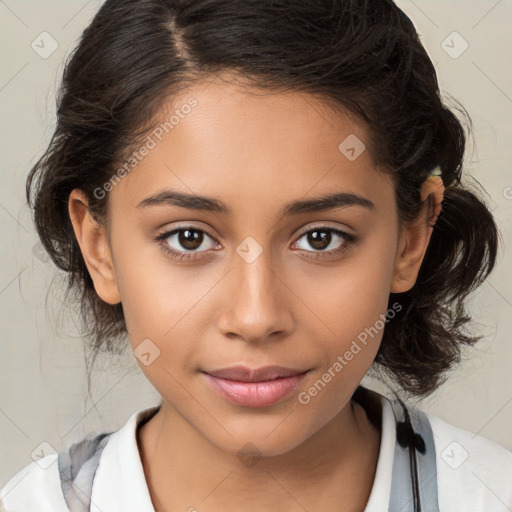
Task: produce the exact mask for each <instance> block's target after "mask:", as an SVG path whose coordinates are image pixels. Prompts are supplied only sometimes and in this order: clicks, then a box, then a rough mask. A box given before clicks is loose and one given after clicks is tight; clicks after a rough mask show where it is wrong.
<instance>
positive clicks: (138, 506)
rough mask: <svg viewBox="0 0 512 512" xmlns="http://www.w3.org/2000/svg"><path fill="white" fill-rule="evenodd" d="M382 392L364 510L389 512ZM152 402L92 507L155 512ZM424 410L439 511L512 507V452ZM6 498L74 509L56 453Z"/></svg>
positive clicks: (105, 469) (388, 428)
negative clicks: (149, 450) (148, 438)
mask: <svg viewBox="0 0 512 512" xmlns="http://www.w3.org/2000/svg"><path fill="white" fill-rule="evenodd" d="M380 396H381V399H380V400H381V404H382V425H381V445H380V450H379V458H378V463H377V471H376V474H375V479H374V483H373V487H372V490H371V494H370V498H369V500H368V503H367V505H366V508H365V510H364V512H388V504H389V500H390V493H391V476H392V467H393V457H394V450H395V442H396V429H395V417H394V413H393V409H392V407H391V405H390V403H389V402H388V401H387V400H386V399H385V398H384V397H383V396H382V395H380ZM154 409H155V407H151V408H149V409H142V410H139V411H137V412H135V413H133V414H132V415H131V416H130V418H129V419H128V421H127V422H126V424H125V425H124V426H123V427H122V428H120V429H119V430H118V431H116V432H114V433H112V434H111V435H110V437H109V439H108V441H107V444H106V445H105V448H104V449H103V452H102V454H101V458H100V461H99V466H98V469H97V471H96V475H95V477H94V484H93V489H92V495H91V510H92V511H94V512H105V511H108V512H154V508H153V505H152V503H151V498H150V494H149V490H148V486H147V483H146V480H145V477H144V469H143V467H142V462H141V459H140V454H139V451H138V446H137V440H136V427H137V425H138V423H139V422H140V421H141V420H142V419H143V418H145V417H147V416H148V415H151V413H152V411H154ZM426 414H427V417H428V419H429V421H430V424H431V427H432V431H433V435H434V442H435V447H436V460H437V485H438V493H439V495H438V499H439V510H440V512H511V511H512V452H511V451H509V450H507V449H505V448H504V447H502V446H500V445H498V444H497V443H494V442H493V441H490V440H488V439H486V438H484V437H482V436H479V435H474V434H473V433H472V432H469V431H467V430H464V429H461V428H458V427H456V426H454V425H451V424H449V423H447V422H445V421H444V420H442V419H440V418H438V417H437V416H434V415H431V414H428V413H426ZM41 466H45V467H46V469H43V468H42V467H41ZM0 499H1V500H2V502H1V503H0V510H2V511H6V512H69V509H68V507H67V506H66V503H65V500H64V496H63V494H62V489H61V485H60V476H59V470H58V465H57V454H55V453H54V454H51V455H47V456H46V457H43V458H42V459H40V460H39V461H38V462H37V463H36V462H31V463H30V464H28V465H27V466H25V467H24V468H23V469H22V470H21V471H19V472H18V473H16V474H15V475H14V476H13V477H12V478H11V479H10V480H9V481H8V482H7V484H6V485H5V486H4V487H3V488H2V489H1V490H0ZM2 504H3V507H2ZM424 512H428V511H424Z"/></svg>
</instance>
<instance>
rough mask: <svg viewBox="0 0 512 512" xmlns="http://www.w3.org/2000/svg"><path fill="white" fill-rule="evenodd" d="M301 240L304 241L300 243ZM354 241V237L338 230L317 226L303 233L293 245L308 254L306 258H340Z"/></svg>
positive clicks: (355, 238) (355, 239)
mask: <svg viewBox="0 0 512 512" xmlns="http://www.w3.org/2000/svg"><path fill="white" fill-rule="evenodd" d="M301 240H304V241H303V242H301ZM356 241H357V237H356V236H355V235H351V234H349V233H345V232H344V231H341V230H340V229H336V228H331V227H329V226H317V227H314V228H313V229H309V231H304V232H303V233H302V235H301V236H300V237H299V238H298V239H297V241H296V242H294V245H295V246H297V248H298V249H300V250H302V251H304V252H305V253H309V254H310V255H309V256H307V257H308V258H314V259H319V258H333V257H337V256H341V255H342V254H343V253H344V252H345V251H347V250H348V249H349V248H350V247H351V246H352V245H353V244H354V243H355V242H356ZM308 247H309V248H310V249H313V250H310V249H308Z"/></svg>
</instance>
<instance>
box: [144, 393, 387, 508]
mask: <svg viewBox="0 0 512 512" xmlns="http://www.w3.org/2000/svg"><path fill="white" fill-rule="evenodd" d="M137 441H138V444H139V451H140V454H141V460H142V464H143V467H144V472H145V475H146V480H147V483H148V488H149V491H150V494H151V498H152V500H153V504H154V507H155V510H156V512H164V511H170V510H189V509H190V510H194V507H195V508H196V509H197V510H199V511H200V510H202V509H206V507H207V509H208V510H209V511H217V510H219V511H220V510H223V511H226V510H244V511H246V512H250V511H252V510H254V511H258V512H264V511H270V510H276V509H278V508H281V509H283V510H295V509H296V510H304V509H306V510H308V511H310V512H314V511H316V510H336V509H341V508H343V510H345V511H347V512H348V511H352V510H353V511H354V512H355V511H358V512H361V511H362V510H364V507H365V505H366V503H367V501H368V498H369V495H370V492H371V488H372V485H373V480H374V477H375V471H376V466H377V460H378V453H379V447H380V431H379V429H377V428H375V426H374V425H373V424H372V423H371V421H370V420H369V419H368V416H367V414H366V411H365V409H364V408H363V407H362V406H361V405H360V404H359V403H357V402H355V401H353V400H352V401H349V402H348V403H347V405H346V406H345V407H344V408H343V409H342V410H340V411H339V413H338V414H337V415H336V416H334V418H333V419H332V420H331V421H329V422H328V423H327V424H325V425H324V426H322V428H320V429H319V430H318V431H317V432H316V433H315V434H314V435H312V436H311V437H309V438H308V439H307V440H306V441H305V442H304V443H302V444H300V445H298V446H296V447H295V448H293V449H292V450H290V451H288V452H286V453H283V454H281V455H275V456H272V457H257V458H251V457H250V456H249V454H248V455H247V456H246V457H243V456H238V455H237V454H232V453H227V452H226V451H223V450H221V449H219V448H218V447H217V446H215V445H213V444H212V443H210V442H209V441H208V440H207V439H205V438H204V437H203V436H202V435H201V434H200V433H199V432H198V431H197V430H195V429H194V428H193V427H192V426H191V425H190V424H189V423H188V422H186V421H185V420H184V419H183V418H182V417H181V416H180V415H179V414H178V413H177V412H176V410H175V409H173V408H172V406H170V404H167V403H166V402H164V403H163V404H162V406H161V407H160V409H159V410H158V412H157V413H156V414H155V415H154V416H153V417H152V418H150V419H149V421H148V422H147V423H145V424H143V425H141V426H140V428H139V429H138V432H137ZM228 503H229V507H226V504H228Z"/></svg>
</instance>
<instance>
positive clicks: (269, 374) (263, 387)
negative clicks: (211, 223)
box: [202, 366, 311, 407]
mask: <svg viewBox="0 0 512 512" xmlns="http://www.w3.org/2000/svg"><path fill="white" fill-rule="evenodd" d="M310 371H311V369H307V370H302V369H296V368H287V367H283V366H266V367H263V368H248V367H245V366H233V367H230V368H222V369H220V370H209V371H207V372H206V371H204V372H202V373H203V374H204V375H205V376H206V379H207V381H208V383H209V384H210V386H211V388H212V389H213V390H214V391H216V392H217V394H219V395H220V396H221V397H222V398H224V399H226V400H228V401H229V402H231V403H233V404H235V405H239V406H244V407H265V406H269V405H273V404H275V403H277V402H279V401H281V400H282V399H283V398H285V397H286V396H287V395H289V394H290V393H291V392H292V391H294V390H295V389H296V388H297V387H298V385H299V384H300V382H301V381H302V379H303V378H304V377H305V376H306V375H307V374H308V373H309V372H310Z"/></svg>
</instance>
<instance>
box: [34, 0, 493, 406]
mask: <svg viewBox="0 0 512 512" xmlns="http://www.w3.org/2000/svg"><path fill="white" fill-rule="evenodd" d="M222 71H232V72H236V75H237V76H240V77H242V78H243V80H244V83H246V84H247V83H250V84H252V85H254V86H255V87H259V88H261V89H266V90H276V89H282V88H285V89H288V90H291V91H303V92H308V93H311V94H313V95H315V96H317V97H319V98H322V99H323V100H325V101H326V102H327V103H328V104H329V105H331V106H333V107H334V108H338V107H340V108H342V109H344V110H345V111H347V112H349V113H351V114H353V115H355V116H357V118H358V119H360V120H361V121H362V122H363V123H364V124H365V125H366V126H367V127H368V130H369V133H370V141H369V143H370V144H369V146H370V148H371V154H372V156H373V157H374V160H375V161H376V162H378V163H379V164H380V165H382V166H383V168H385V169H389V170H391V172H393V173H394V174H395V177H396V202H397V207H398V212H399V216H400V219H401V221H406V220H412V219H414V218H416V217H417V215H418V213H419V211H420V206H421V199H420V197H419V192H418V189H419V187H420V186H421V184H422V183H423V181H424V180H425V179H426V177H427V176H428V174H429V172H430V171H431V170H432V169H433V168H435V167H436V166H440V168H441V169H442V179H443V181H444V184H445V186H446V187H447V188H446V191H445V195H444V200H443V207H442V212H441V215H440V217H439V219H438V221H437V223H436V225H435V227H434V228H433V233H432V237H431V241H430V244H429V246H428V249H427V252H426V255H425V258H424V261H423V263H422V266H421V268H420V272H419V276H418V279H417V282H416V283H415V285H414V287H413V288H412V289H411V290H410V291H409V292H405V293H401V294H391V295H390V298H389V304H390V305H391V304H393V303H395V302H399V303H400V304H402V306H403V310H402V312H401V313H400V314H399V315H397V316H396V318H395V319H393V321H391V322H389V323H388V324H387V325H386V327H385V330H384V333H383V338H382V342H381V345H380V348H379V351H378V353H377V356H376V359H375V364H374V365H373V367H377V368H376V371H377V372H380V371H383V372H384V373H385V374H386V375H388V376H390V377H391V378H392V379H393V380H394V381H395V382H396V383H398V384H399V385H400V386H401V387H402V388H403V389H404V390H405V391H406V392H408V393H411V394H413V395H415V396H417V397H424V396H426V395H428V394H430V393H432V392H433V391H434V390H435V389H436V388H437V387H438V386H439V385H440V384H441V383H442V382H444V380H446V375H445V374H446V372H447V370H449V369H450V368H451V367H453V366H454V365H455V364H456V363H457V362H460V358H461V349H462V347H463V345H471V344H473V343H475V342H476V341H478V339H479V338H480V337H478V336H471V335H470V334H469V332H468V330H467V325H466V324H467V323H468V322H469V321H470V318H469V316H468V315H467V313H466V310H465V299H466V298H467V296H468V294H469V293H470V292H471V291H472V290H473V289H475V288H476V287H477V286H478V285H479V284H480V283H481V282H482V281H483V280H484V279H485V278H486V277H487V275H488V274H489V272H491V270H492V268H493V266H494V264H495V260H496V254H497V249H498V240H499V235H498V231H497V228H496V224H495V222H494V220H493V216H492V214H491V212H490V210H489V208H488V207H487V206H486V205H485V203H484V201H483V199H482V198H481V197H479V196H478V195H477V193H476V191H474V192H472V191H471V190H469V188H467V187H466V186H463V184H462V183H461V177H462V165H463V156H464V150H465V142H466V134H465V130H464V128H463V125H462V124H461V121H459V120H458V117H457V116H456V115H455V113H454V112H453V111H452V110H451V109H450V108H448V107H447V106H445V104H444V103H443V100H442V99H441V95H440V91H439V86H438V82H437V76H436V71H435V69H434V66H433V64H432V62H431V60H430V58H429V57H428V55H427V53H426V51H425V49H424V47H423V46H422V44H421V42H420V40H419V37H418V35H417V32H416V30H415V28H414V25H413V23H412V22H411V20H410V19H409V18H408V17H407V16H406V15H405V14H404V13H403V12H402V11H401V10H400V9H399V8H398V7H397V6H396V5H395V4H394V3H393V2H392V1H391V0H106V1H105V2H104V3H103V4H102V6H101V8H100V9H99V11H98V12H97V14H96V15H95V17H94V19H93V20H92V22H91V23H90V25H89V26H88V27H87V28H86V29H85V30H84V32H83V34H82V36H81V38H80V40H79V42H78V44H77V46H76V48H75V49H74V51H73V52H72V54H71V55H70V56H69V58H68V60H67V62H66V65H65V69H64V73H63V79H62V83H61V85H60V89H59V92H58V96H57V124H56V128H55V132H54V134H53V137H52V139H51V141H50V144H49V146H48V148H47V149H46V151H45V152H44V154H43V155H42V156H41V157H40V159H39V160H38V161H37V163H36V164H35V165H34V166H33V168H32V169H31V171H30V174H29V176H28V178H27V183H26V195H27V201H28V202H29V205H30V207H31V208H32V209H33V215H34V223H35V227H36V229H37V232H38V234H39V237H40V239H41V242H42V244H43V246H44V248H45V249H46V251H47V252H48V254H49V255H50V257H51V259H52V260H53V262H54V263H55V264H56V265H57V267H58V268H60V269H62V270H64V271H66V272H67V273H68V274H67V275H68V277H69V279H68V284H69V287H68V291H71V290H73V291H74V292H75V293H76V294H77V299H78V301H79V303H80V311H81V316H82V319H83V335H84V336H85V337H86V338H89V346H90V347H92V349H93V350H94V351H95V353H97V352H98V351H107V352H111V353H114V352H116V351H118V350H119V349H121V348H122V347H124V346H125V345H126V343H125V339H126V324H125V320H124V316H123V308H122V304H117V305H110V304H107V303H105V302H103V301H102V300H101V299H100V298H99V297H98V295H97V294H96V292H95V289H94V286H93V282H92V279H91V277H90V275H89V273H88V270H87V268H86V266H85V263H84V260H83V257H82V254H81V251H80V248H79V246H78V243H77V240H76V238H75V235H74V232H73V228H72V224H71V221H70V218H69V214H68V198H69V194H70V192H71V190H73V189H74V188H81V189H82V190H83V191H84V192H85V193H86V194H87V196H88V198H89V201H90V203H89V206H90V211H91V212H92V214H93V215H94V216H95V218H96V219H97V220H98V221H99V222H103V221H104V220H105V214H106V209H107V206H108V194H107V195H105V197H101V198H99V197H97V194H96V195H95V194H94V191H95V190H96V189H97V188H98V187H101V186H102V184H104V183H105V182H107V181H108V180H109V179H110V178H111V177H112V175H113V173H114V170H115V168H116V166H117V165H118V164H119V163H120V162H122V161H123V159H124V158H126V155H128V154H130V152H131V151H132V150H133V148H134V147H136V145H137V144H138V143H139V141H140V140H142V137H144V136H145V134H147V133H148V132H149V131H150V130H151V129H152V128H153V127H154V122H155V118H156V116H157V114H158V111H159V109H160V108H161V107H162V106H163V105H164V104H165V103H166V102H167V101H168V100H169V98H171V99H172V95H173V94H175V93H177V92H178V91H179V90H181V89H182V88H185V87H186V86H187V84H191V83H194V82H195V81H197V80H200V79H202V78H205V77H208V76H209V75H214V74H218V73H220V72H222ZM460 112H461V113H463V114H464V115H466V117H467V118H468V119H469V116H467V112H466V111H465V110H464V109H463V108H461V109H460ZM469 125H470V119H469ZM373 367H372V370H373V369H374V368H373Z"/></svg>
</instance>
